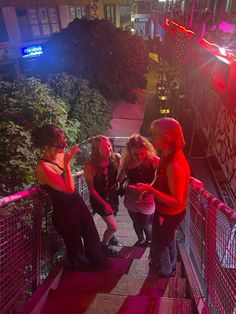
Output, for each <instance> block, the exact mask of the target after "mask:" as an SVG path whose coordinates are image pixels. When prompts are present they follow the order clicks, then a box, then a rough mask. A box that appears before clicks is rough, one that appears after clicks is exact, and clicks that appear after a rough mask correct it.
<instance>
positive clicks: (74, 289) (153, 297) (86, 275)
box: [43, 206, 192, 314]
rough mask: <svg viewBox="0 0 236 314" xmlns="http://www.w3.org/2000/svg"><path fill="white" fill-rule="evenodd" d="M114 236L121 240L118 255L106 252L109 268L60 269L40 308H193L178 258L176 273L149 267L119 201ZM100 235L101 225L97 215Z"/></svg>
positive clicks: (122, 312) (103, 312)
mask: <svg viewBox="0 0 236 314" xmlns="http://www.w3.org/2000/svg"><path fill="white" fill-rule="evenodd" d="M117 221H118V226H119V231H118V232H117V237H118V238H119V240H120V241H121V242H122V243H123V244H124V246H123V247H122V248H121V249H120V252H119V258H109V259H110V266H109V269H107V270H104V271H99V272H72V271H68V270H64V271H63V274H62V276H61V280H60V283H59V285H58V287H57V288H56V289H51V290H50V292H49V295H48V298H47V302H46V305H45V307H44V310H43V314H80V313H88V314H115V313H119V314H138V313H140V314H143V313H145V314H146V313H147V314H148V313H150V314H151V313H160V314H171V313H175V314H177V313H179V314H185V313H192V304H191V303H192V302H191V300H190V299H188V295H187V289H186V279H185V278H182V269H181V263H180V262H179V263H178V264H177V271H176V276H175V277H171V278H157V277H154V276H153V275H151V274H150V272H149V266H148V263H149V260H148V258H149V248H139V247H132V246H131V245H132V244H133V243H135V242H136V240H137V239H136V237H135V234H134V231H133V227H132V222H131V220H130V218H129V216H128V214H127V211H126V209H125V208H124V207H123V206H121V208H120V212H119V214H118V216H117ZM97 226H98V230H99V233H100V235H102V234H103V232H104V229H105V225H104V222H103V221H102V220H100V219H99V220H98V221H97Z"/></svg>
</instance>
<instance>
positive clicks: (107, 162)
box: [84, 135, 121, 256]
mask: <svg viewBox="0 0 236 314" xmlns="http://www.w3.org/2000/svg"><path fill="white" fill-rule="evenodd" d="M91 147H92V152H91V158H90V160H89V161H88V162H87V163H86V165H85V168H84V175H85V179H86V181H87V184H88V188H89V191H90V203H91V206H92V209H93V211H94V213H97V214H98V215H100V216H101V217H102V218H103V220H104V221H105V223H106V225H107V229H106V230H105V232H104V234H103V239H102V247H103V250H104V252H105V254H106V255H107V256H118V252H117V251H115V250H114V249H113V247H112V246H111V245H118V246H120V245H121V244H120V242H119V241H118V240H117V239H116V238H114V234H115V232H116V231H117V222H116V217H115V216H116V214H117V212H118V206H119V198H118V192H117V181H116V178H117V173H118V168H119V165H120V154H118V153H113V151H112V146H111V143H110V141H109V139H108V138H107V137H105V136H103V135H98V136H96V137H94V138H92V139H91ZM110 241H112V243H111V242H110Z"/></svg>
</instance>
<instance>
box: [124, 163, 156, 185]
mask: <svg viewBox="0 0 236 314" xmlns="http://www.w3.org/2000/svg"><path fill="white" fill-rule="evenodd" d="M126 175H127V177H128V179H129V184H136V183H139V182H140V183H152V181H153V180H154V177H155V168H154V166H153V164H152V163H151V162H149V163H148V164H146V163H145V162H144V163H142V164H141V165H139V166H138V167H135V168H132V169H126Z"/></svg>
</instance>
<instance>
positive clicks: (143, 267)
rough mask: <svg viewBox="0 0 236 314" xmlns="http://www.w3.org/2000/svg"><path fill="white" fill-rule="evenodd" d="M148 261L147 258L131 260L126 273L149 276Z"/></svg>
mask: <svg viewBox="0 0 236 314" xmlns="http://www.w3.org/2000/svg"><path fill="white" fill-rule="evenodd" d="M148 263H149V262H148V261H147V260H137V259H135V260H133V262H132V264H131V266H130V269H129V273H128V274H129V275H133V276H151V275H152V274H151V272H150V268H149V265H148Z"/></svg>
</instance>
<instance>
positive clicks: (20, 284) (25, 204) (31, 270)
mask: <svg viewBox="0 0 236 314" xmlns="http://www.w3.org/2000/svg"><path fill="white" fill-rule="evenodd" d="M120 140H121V141H122V143H120V142H119V141H120ZM123 140H126V138H114V141H115V150H116V151H117V147H118V149H119V150H122V148H123V146H124V145H123ZM88 143H89V141H88V140H87V141H84V142H82V143H81V144H80V149H82V151H83V159H84V161H86V160H87V158H88V156H89V146H88ZM75 186H76V191H77V192H78V193H79V194H80V195H81V196H82V197H83V199H84V201H85V203H86V204H87V205H88V206H90V204H89V192H88V189H87V185H86V181H85V179H84V177H83V173H82V172H81V173H80V174H78V176H77V177H76V180H75ZM51 220H52V208H51V204H50V201H49V199H48V196H47V195H46V194H45V193H43V192H42V191H40V190H39V188H38V187H35V188H32V189H30V190H27V191H23V192H20V193H17V194H14V195H11V196H9V197H5V198H2V199H0V313H9V312H10V311H15V312H17V313H19V312H20V309H21V308H22V305H23V303H24V302H25V301H26V300H28V298H29V297H30V296H31V295H32V293H33V292H34V291H35V290H36V289H37V287H38V286H39V284H40V283H41V282H42V281H43V280H44V279H45V277H46V276H47V274H48V273H49V271H50V268H51V267H53V265H54V264H55V263H56V262H57V260H58V259H59V258H60V257H61V256H63V252H64V251H63V249H64V246H63V242H62V240H61V239H60V237H59V236H58V234H57V232H56V231H55V230H54V229H53V226H52V221H51ZM182 231H183V234H184V240H185V247H186V249H187V251H188V253H189V256H190V257H191V260H192V263H193V265H194V267H195V271H196V273H197V275H198V278H199V279H200V281H201V283H202V285H203V290H204V291H205V292H206V297H207V301H208V304H209V305H210V306H211V307H212V310H213V312H214V311H215V312H216V313H227V314H228V313H229V314H231V313H235V311H236V300H235V295H236V291H235V290H236V213H235V212H234V211H233V210H232V209H230V208H228V207H227V206H226V205H225V204H223V203H221V202H220V201H219V200H218V199H216V198H214V197H213V196H212V195H211V194H209V193H208V192H207V191H206V190H204V189H203V188H200V187H198V186H193V185H191V187H190V193H189V202H188V210H187V214H186V217H185V220H184V222H183V223H182Z"/></svg>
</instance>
